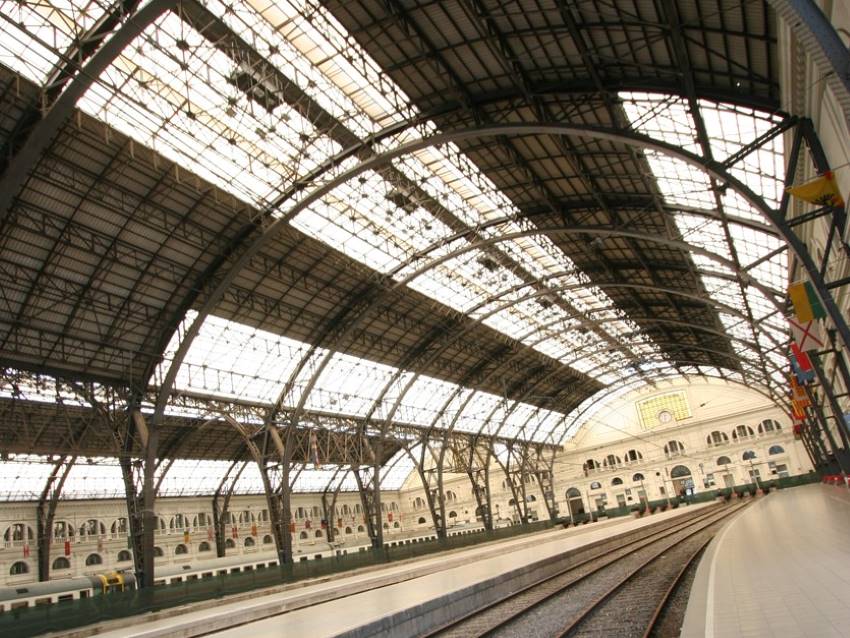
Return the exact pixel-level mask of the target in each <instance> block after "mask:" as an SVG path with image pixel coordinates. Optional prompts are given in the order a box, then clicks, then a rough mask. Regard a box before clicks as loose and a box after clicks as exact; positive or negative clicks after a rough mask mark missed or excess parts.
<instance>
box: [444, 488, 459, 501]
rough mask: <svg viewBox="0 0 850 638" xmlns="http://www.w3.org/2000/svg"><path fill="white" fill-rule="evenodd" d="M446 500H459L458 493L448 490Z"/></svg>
mask: <svg viewBox="0 0 850 638" xmlns="http://www.w3.org/2000/svg"><path fill="white" fill-rule="evenodd" d="M446 500H447V501H448V502H449V503H451V502H453V501H456V500H457V494H455V493H454V492H452V491H451V490H449V491H447V492H446Z"/></svg>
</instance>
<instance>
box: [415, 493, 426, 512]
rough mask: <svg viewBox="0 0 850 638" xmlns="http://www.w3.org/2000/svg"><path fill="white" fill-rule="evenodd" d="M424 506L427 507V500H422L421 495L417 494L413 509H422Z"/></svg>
mask: <svg viewBox="0 0 850 638" xmlns="http://www.w3.org/2000/svg"><path fill="white" fill-rule="evenodd" d="M424 507H425V501H424V500H422V497H421V496H417V497H416V498H415V499H413V509H415V510H421V509H422V508H424Z"/></svg>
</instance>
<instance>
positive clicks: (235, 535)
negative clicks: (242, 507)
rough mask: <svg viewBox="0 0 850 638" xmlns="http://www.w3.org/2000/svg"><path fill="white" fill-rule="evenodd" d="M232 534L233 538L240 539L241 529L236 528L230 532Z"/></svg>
mask: <svg viewBox="0 0 850 638" xmlns="http://www.w3.org/2000/svg"><path fill="white" fill-rule="evenodd" d="M230 534H231V535H232V536H233V538H239V529H238V528H237V527H236V526H234V527H233V529H231V530H230Z"/></svg>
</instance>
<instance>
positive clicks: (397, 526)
mask: <svg viewBox="0 0 850 638" xmlns="http://www.w3.org/2000/svg"><path fill="white" fill-rule="evenodd" d="M399 527H401V525H399V524H398V521H396V522H395V523H393V529H398V528H399Z"/></svg>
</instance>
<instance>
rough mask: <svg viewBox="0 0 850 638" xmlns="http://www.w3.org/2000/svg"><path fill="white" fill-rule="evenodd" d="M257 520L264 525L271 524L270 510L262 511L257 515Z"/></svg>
mask: <svg viewBox="0 0 850 638" xmlns="http://www.w3.org/2000/svg"><path fill="white" fill-rule="evenodd" d="M257 520H258V521H261V522H263V523H268V522H269V511H268V510H260V513H259V514H258V515H257Z"/></svg>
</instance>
